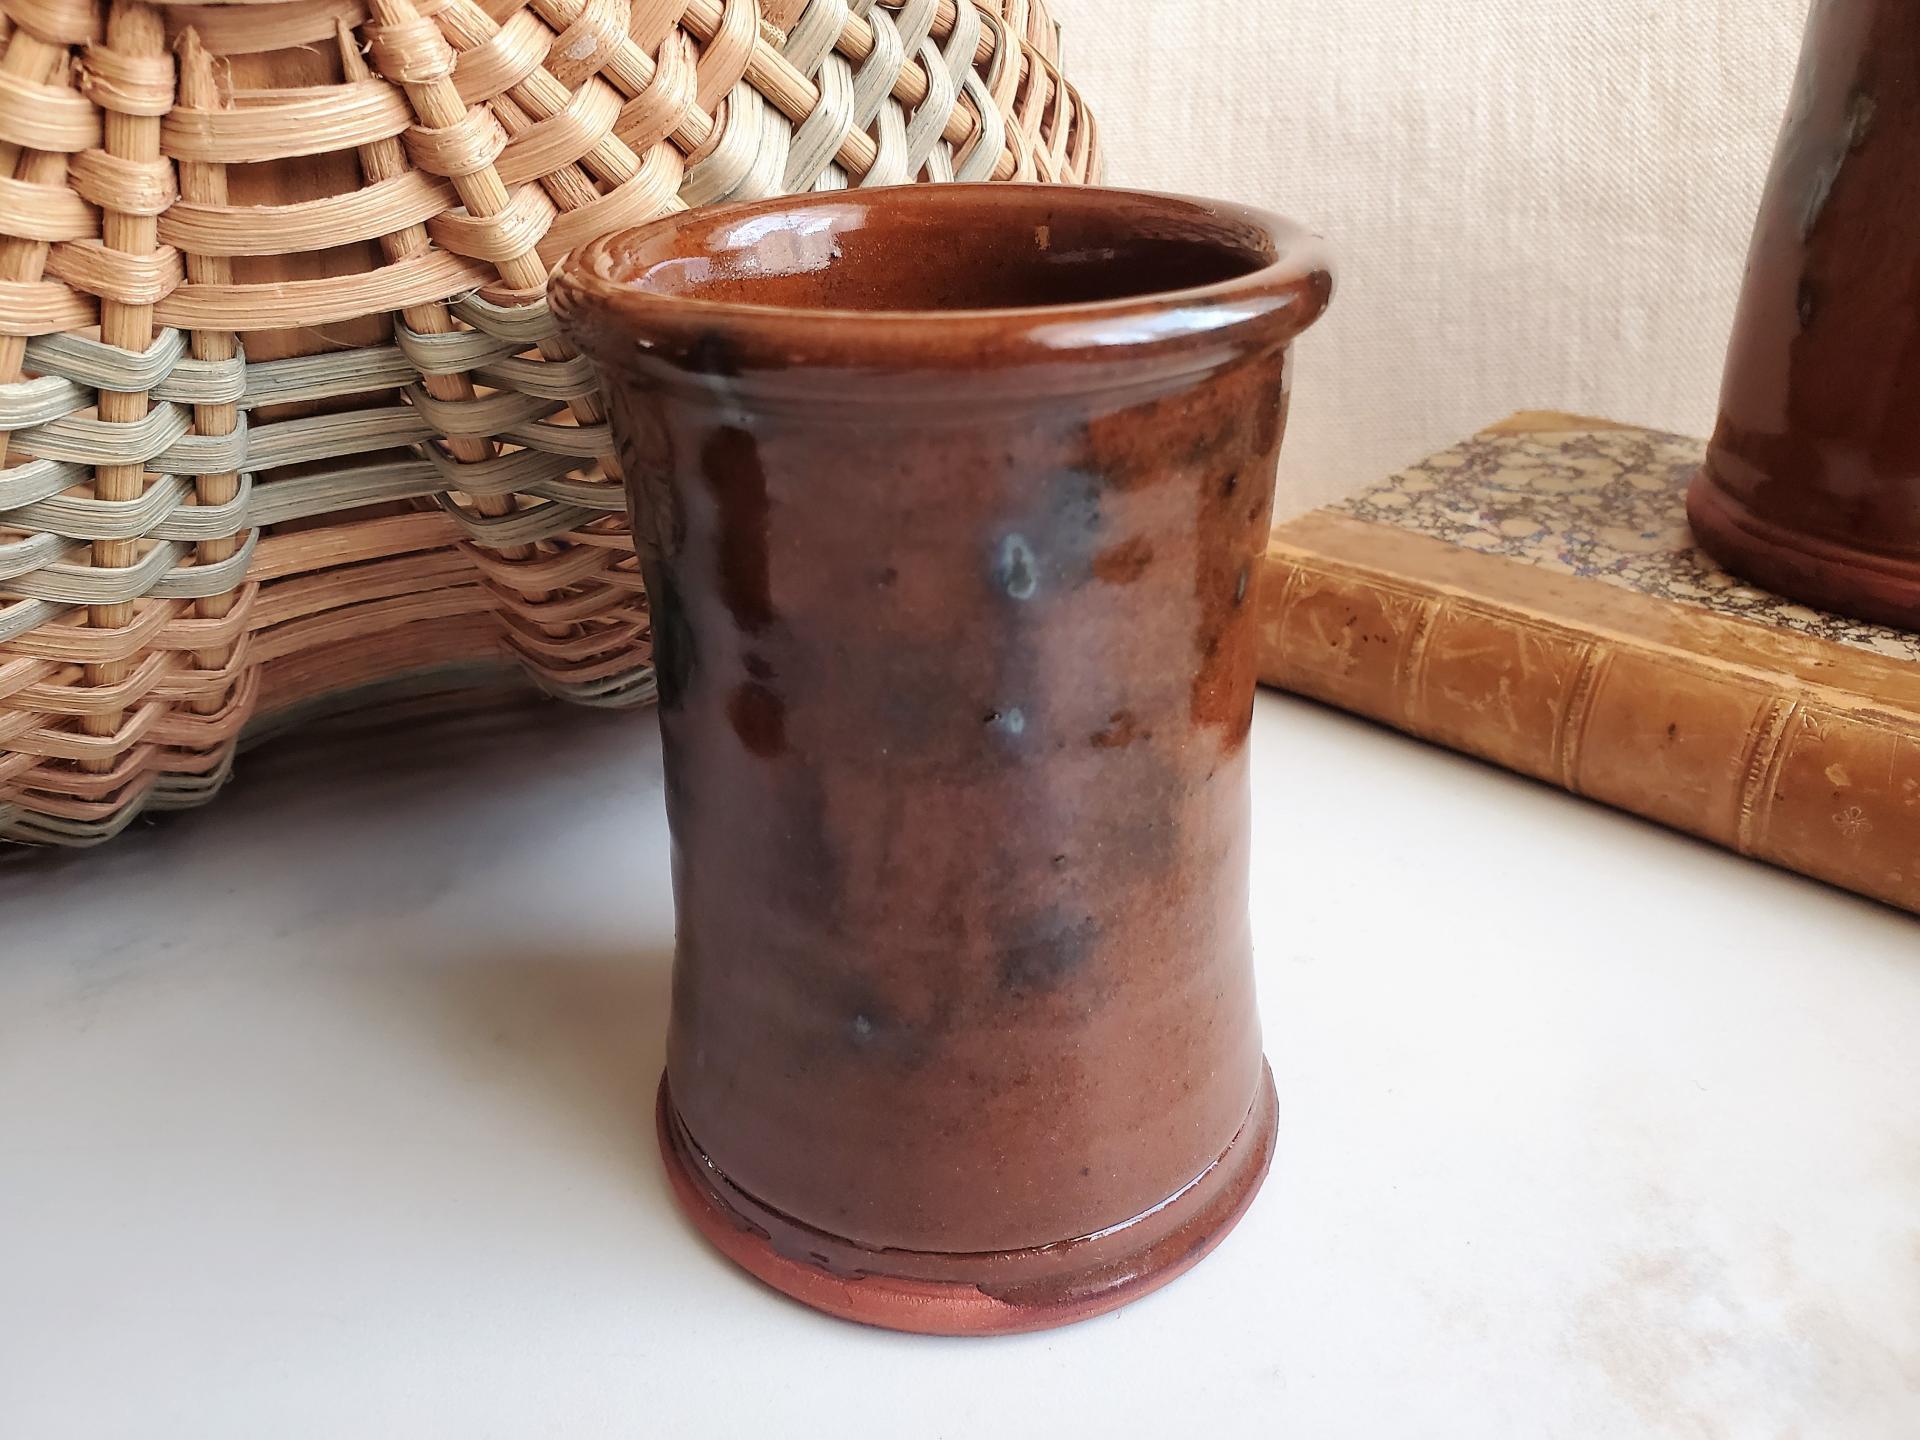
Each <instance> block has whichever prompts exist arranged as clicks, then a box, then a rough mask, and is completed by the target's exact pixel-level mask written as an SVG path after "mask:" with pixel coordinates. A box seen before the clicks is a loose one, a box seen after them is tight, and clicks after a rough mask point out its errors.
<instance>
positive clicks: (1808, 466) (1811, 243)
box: [1687, 0, 1920, 629]
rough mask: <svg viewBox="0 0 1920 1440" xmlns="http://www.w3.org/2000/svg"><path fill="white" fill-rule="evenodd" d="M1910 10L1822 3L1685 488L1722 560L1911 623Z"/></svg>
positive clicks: (1918, 536) (1918, 308)
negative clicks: (1715, 398)
mask: <svg viewBox="0 0 1920 1440" xmlns="http://www.w3.org/2000/svg"><path fill="white" fill-rule="evenodd" d="M1917 216H1920V5H1916V4H1915V3H1914V0H1818V3H1816V4H1815V5H1814V7H1813V14H1812V17H1811V19H1810V20H1809V22H1808V28H1807V38H1806V46H1805V49H1804V50H1803V52H1802V54H1801V61H1800V75H1799V79H1798V81H1797V82H1796V84H1795V91H1794V97H1793V102H1792V105H1791V106H1790V108H1789V110H1788V112H1787V118H1786V122H1785V124H1784V125H1783V127H1782V129H1781V132H1780V143H1779V147H1778V149H1777V150H1776V152H1775V154H1774V160H1773V171H1772V174H1771V175H1770V177H1769V179H1768V182H1767V189H1766V195H1765V198H1764V200H1763V201H1762V203H1761V208H1760V218H1759V223H1758V225H1757V226H1756V227H1755V230H1754V236H1753V248H1752V251H1751V254H1750V257H1749V261H1748V269H1747V279H1746V286H1745V288H1744V290H1743V291H1742V293H1741V299H1740V308H1739V312H1738V317H1737V319H1736V321H1735V324H1734V332H1733V344H1732V348H1731V351H1730V353H1729V355H1728V360H1727V373H1726V384H1725V388H1724V390H1723V392H1722V395H1721V402H1720V423H1719V425H1718V426H1717V427H1716V429H1715V431H1714V436H1713V443H1712V446H1711V448H1710V449H1709V451H1708V454H1707V461H1706V465H1705V467H1704V468H1703V469H1702V471H1701V473H1700V476H1699V478H1698V479H1697V480H1696V481H1695V482H1694V485H1693V487H1692V490H1691V492H1690V494H1689V496H1688V505H1687V508H1688V513H1689V515H1690V516H1691V518H1692V521H1693V527H1694V530H1695V532H1696V534H1697V535H1698V536H1699V539H1700V542H1701V544H1703V545H1704V546H1705V547H1706V548H1707V549H1708V550H1709V551H1710V552H1711V553H1712V554H1713V555H1714V556H1715V557H1716V558H1718V559H1719V560H1720V561H1721V562H1722V563H1723V564H1725V565H1726V566H1727V567H1728V568H1729V569H1731V570H1734V571H1736V572H1737V573H1739V574H1741V575H1743V576H1745V577H1746V578H1748V579H1750V580H1753V581H1755V582H1756V583H1758V584H1760V585H1763V586H1766V587H1767V588H1768V589H1771V590H1775V591H1778V592H1780V593H1781V594H1784V595H1788V596H1791V597H1793V598H1794V599H1796V600H1801V601H1805V602H1806V603H1808V604H1811V605H1817V606H1820V607H1822V608H1825V609H1829V610H1837V611H1840V612H1842V613H1844V614H1849V615H1854V616H1857V617H1860V618H1863V619H1869V620H1877V621H1881V622H1884V623H1887V624H1892V625H1897V626H1901V627H1903V628H1906V629H1920V219H1917V218H1916V217H1917Z"/></svg>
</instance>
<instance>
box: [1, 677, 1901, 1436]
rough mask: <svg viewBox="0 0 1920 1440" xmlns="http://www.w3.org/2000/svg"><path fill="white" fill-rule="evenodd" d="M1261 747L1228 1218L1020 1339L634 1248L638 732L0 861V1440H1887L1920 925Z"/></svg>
mask: <svg viewBox="0 0 1920 1440" xmlns="http://www.w3.org/2000/svg"><path fill="white" fill-rule="evenodd" d="M1254 734H1255V745H1256V750H1255V756H1256V763H1255V770H1256V777H1257V780H1256V783H1257V793H1256V802H1255V803H1256V815H1257V822H1256V851H1255V895H1256V902H1255V903H1256V914H1255V935H1256V938H1257V942H1258V948H1259V961H1258V963H1259V970H1260V984H1261V1009H1262V1014H1263V1017H1264V1020H1265V1023H1266V1032H1267V1044H1268V1052H1269V1054H1270V1056H1271V1058H1272V1062H1273V1068H1274V1073H1275V1075H1276V1077H1277V1079H1278V1082H1279V1087H1280V1095H1281V1124H1280V1141H1279V1152H1278V1159H1277V1162H1276V1164H1275V1168H1274V1174H1273V1176H1272V1179H1271V1180H1270V1181H1269V1182H1268V1184H1267V1187H1266V1189H1265V1190H1264V1192H1263V1193H1262V1194H1261V1196H1260V1198H1259V1200H1258V1201H1257V1202H1256V1204H1255V1205H1254V1208H1253V1210H1252V1211H1251V1213H1250V1214H1249V1215H1248V1217H1247V1219H1246V1220H1245V1221H1244V1222H1243V1223H1242V1224H1241V1226H1240V1228H1239V1229H1238V1230H1237V1231H1236V1232H1235V1233H1234V1234H1233V1235H1232V1236H1231V1237H1229V1239H1228V1240H1227V1241H1226V1243H1225V1244H1224V1245H1222V1246H1221V1248H1220V1249H1219V1250H1218V1251H1217V1252H1216V1253H1215V1254H1214V1256H1213V1257H1212V1258H1211V1259H1209V1260H1208V1261H1207V1262H1206V1263H1205V1264H1203V1265H1201V1266H1200V1267H1199V1268H1198V1269H1197V1270H1195V1271H1194V1272H1193V1273H1192V1274H1190V1275H1188V1276H1187V1277H1186V1278H1184V1279H1183V1280H1180V1281H1179V1282H1177V1283H1176V1284H1174V1285H1173V1286H1172V1287H1171V1288H1169V1289H1167V1290H1165V1291H1162V1292H1160V1293H1159V1294H1157V1295H1155V1296H1152V1297H1150V1298H1148V1299H1146V1300H1143V1301H1141V1302H1139V1303H1137V1304H1135V1305H1133V1306H1132V1307H1130V1308H1128V1309H1126V1310H1124V1311H1121V1312H1120V1313H1118V1314H1115V1315H1112V1316H1109V1317H1105V1318H1102V1319H1098V1320H1094V1321H1091V1322H1088V1323H1086V1324H1083V1325H1081V1326H1079V1327H1077V1328H1074V1329H1070V1330H1066V1331H1060V1332H1055V1333H1051V1334H1043V1335H1035V1336H1024V1337H1016V1338H1011V1339H1000V1340H990V1341H941V1340H926V1339H918V1338H913V1337H907V1336H898V1335H890V1334H885V1333H881V1332H878V1331H869V1330H863V1329H860V1328H858V1327H855V1326H851V1325H847V1324H844V1323H841V1322H838V1321H833V1320H829V1319H825V1318H823V1317H820V1316H817V1315H814V1314H811V1313H810V1312H808V1311H805V1310H803V1309H801V1308H799V1307H798V1306H796V1305H793V1304H791V1303H789V1302H787V1301H785V1300H783V1299H781V1298H779V1297H777V1296H775V1295H774V1294H772V1293H771V1292H769V1291H765V1290H762V1289H761V1288H759V1287H758V1286H757V1285H756V1284H755V1283H754V1282H753V1281H751V1280H749V1279H747V1278H746V1277H745V1276H744V1275H742V1274H740V1273H737V1272H736V1271H734V1270H732V1269H730V1268H729V1267H728V1266H727V1265H726V1264H725V1263H723V1262H722V1261H721V1260H720V1259H719V1258H718V1257H717V1256H716V1255H715V1254H713V1253H712V1252H711V1251H709V1250H708V1249H707V1248H706V1247H705V1246H704V1245H703V1244H702V1243H701V1242H700V1240H699V1239H698V1238H697V1237H696V1236H695V1234H694V1232H693V1231H692V1230H691V1229H690V1228H689V1226H688V1225H687V1224H685V1223H684V1222H682V1221H681V1220H680V1218H679V1217H678V1215H677V1214H676V1212H675V1211H674V1209H673V1208H672V1205H671V1204H670V1201H669V1197H668V1193H667V1187H666V1184H665V1181H664V1180H663V1178H662V1175H661V1172H660V1170H659V1167H658V1165H657V1163H656V1159H655V1153H654V1142H653V1132H652V1123H651V1111H650V1106H651V1102H652V1097H653V1087H654V1083H655V1079H656V1076H657V1075H658V1072H659V1068H660V1063H661V1051H662V1043H661V1042H662V1027H663V1025H664V1023H665V1011H666V1002H667V973H668V957H669V953H670V946H671V937H672V916H671V912H670V901H669V891H668V880H667V868H666V858H665V857H666V845H665V822H664V819H663V816H662V811H661V787H660V777H659V768H658V748H657V742H656V740H655V737H654V733H653V728H652V725H651V723H650V722H649V720H648V719H647V718H646V717H645V716H632V715H626V716H620V715H615V716H606V715H595V714H586V713H580V712H571V711H565V710H561V709H558V708H553V709H544V710H540V711H537V712H528V711H520V712H518V713H514V714H510V715H507V716H504V717H498V718H492V719H486V720H476V721H472V722H466V723H459V724H453V725H449V724H446V723H437V724H413V725H410V726H409V727H408V728H407V729H406V731H405V732H404V733H401V734H397V735H391V734H390V735H384V736H374V737H366V736H361V737H354V738H341V737H338V736H336V737H332V738H329V739H325V740H315V739H312V738H309V739H305V740H300V739H296V740H293V741H289V742H283V743H282V744H280V745H278V746H276V747H273V748H271V749H268V750H265V751H261V752H256V753H255V754H253V755H250V756H248V757H245V758H244V760H243V763H242V769H241V773H240V777H239V780H238V781H237V782H236V784H235V785H234V787H233V788H232V789H231V790H229V791H228V792H227V794H226V795H225V796H223V797H222V800H221V803H219V804H217V805H215V806H214V807H213V808H212V809H210V810H207V811H203V812H200V813H196V814H193V815H187V816H176V817H171V818H170V819H169V820H167V821H166V822H165V823H163V824H161V825H160V826H158V827H156V828H149V829H142V830H140V831H138V832H135V833H131V834H129V835H128V836H127V837H125V838H123V839H122V840H121V841H120V842H118V843H116V844H114V845H111V846H109V847H107V848H106V849H104V850H100V851H96V852H93V853H91V854H87V855H81V856H73V857H58V856H56V857H52V858H48V857H31V858H30V859H29V860H28V861H27V862H26V863H21V861H20V860H19V859H18V857H16V858H14V859H12V860H9V861H8V862H6V863H4V864H0V1436H5V1437H7V1440H14V1437H32V1440H39V1437H66V1436H95V1435H128V1436H191V1437H194V1440H203V1437H216V1436H245V1437H249V1440H256V1437H292V1436H307V1435H314V1436H354V1437H366V1436H388V1435H392V1436H406V1437H418V1436H459V1437H481V1436H496V1435H498V1436H523V1435H528V1436H530V1435H553V1436H598V1435H622V1436H654V1437H690V1436H709V1435H711V1436H727V1437H744V1436H751V1435H756V1434H767V1435H775V1436H782V1437H785V1436H815V1435H818V1436H857V1435H863V1434H876V1435H887V1436H908V1437H931V1436H995V1437H1007V1436H1045V1437H1048V1440H1062V1437H1078V1436H1091V1435H1174V1436H1189V1435H1192V1436H1240V1435H1248V1436H1253V1435H1258V1436H1276V1437H1277V1436H1283V1435H1284V1436H1301V1437H1314V1440H1333V1437H1346V1436H1368V1437H1373V1436H1379V1437H1392V1440H1403V1437H1413V1436H1470V1437H1474V1440H1488V1437H1503V1436H1515V1437H1527V1440H1539V1437H1550V1436H1578V1437H1583V1440H1584V1437H1608V1436H1633V1437H1641V1436H1677V1437H1728V1440H1745V1437H1800V1440H1880V1437H1889V1440H1896V1437H1897V1440H1911V1437H1914V1436H1916V1435H1920V924H1917V923H1916V922H1915V921H1914V920H1912V919H1910V918H1908V917H1906V916H1903V915H1900V914H1898V913H1896V912H1894V911H1892V910H1887V909H1881V908H1878V907H1876V906H1874V905H1872V904H1869V903H1867V902H1865V901H1861V900H1857V899H1854V898H1852V897H1851V896H1848V895H1845V894H1842V893H1840V892H1837V891H1833V890H1829V889H1825V888H1823V887H1821V886H1819V885H1816V884H1813V883H1811V882H1808V881H1804V880H1801V879H1798V878H1796V877H1794V876H1790V875H1786V874H1782V873H1778V872H1775V871H1771V870H1767V869H1764V868H1762V867H1760V866H1757V865H1752V864H1749V863H1746V862H1743V861H1740V860H1737V859H1735V858H1733V857H1731V856H1728V855H1725V854H1722V853H1721V852H1719V851H1717V850H1713V849H1710V848H1707V847H1705V846H1701V845H1697V844H1695V843H1692V842H1690V841H1688V840H1685V839H1682V838H1679V837H1677V836H1674V835H1671V834H1667V833H1665V832H1663V831H1660V830H1657V829H1654V828H1652V827H1650V826H1648V825H1645V824H1642V823H1641V822H1639V821H1636V820H1633V819H1630V818H1628V817H1625V816H1621V815H1616V814H1613V813H1611V812H1609V811H1606V810H1603V809H1600V808H1597V807H1594V806H1590V805H1587V804H1585V803H1582V802H1580V801H1577V800H1573V799H1570V798H1568V797H1566V796H1563V795H1561V794H1559V793H1557V792H1554V791H1551V790H1547V789H1544V788H1541V787H1538V786H1535V785H1533V784H1530V783H1528V782H1525V781H1522V780H1518V779H1515V778H1513V777H1510V776H1507V775H1503V774H1500V773H1498V772H1495V771H1492V770H1488V769H1485V768H1482V767H1481V766H1479V765H1476V764H1474V763H1472V762H1470V761H1466V760H1463V759H1460V758H1457V757H1454V756H1451V755H1448V754H1445V753H1443V752H1440V751H1437V750H1432V749H1428V748H1425V747H1423V746H1420V745H1418V744H1415V743H1414V742H1411V741H1408V740H1405V739H1402V738H1400V737H1398V736H1395V735H1392V734H1390V733H1388V732H1385V731H1381V730H1376V729H1373V728H1371V727H1369V726H1367V725H1365V724H1362V723H1360V722H1358V721H1355V720H1351V719H1349V718H1347V717H1345V716H1341V715H1337V714H1334V713H1332V712H1329V711H1325V710H1321V709H1317V708H1315V707H1313V706H1311V705H1308V704H1305V703H1303V702H1299V701H1294V700H1289V699H1285V698H1281V697H1277V696H1264V697H1263V698H1262V699H1261V700H1260V702H1259V713H1258V716H1257V722H1256V725H1255V732H1254Z"/></svg>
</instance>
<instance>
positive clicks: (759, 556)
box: [700, 425, 773, 630]
mask: <svg viewBox="0 0 1920 1440" xmlns="http://www.w3.org/2000/svg"><path fill="white" fill-rule="evenodd" d="M700 467H701V470H702V472H703V473H704V474H705V476H706V481H707V488H708V490H709V491H710V492H711V493H712V495H713V499H714V503H715V504H716V505H717V506H718V507H719V510H720V523H719V525H718V527H717V529H718V531H719V541H718V549H719V556H718V560H719V568H720V597H721V599H723V600H724V601H726V605H727V610H728V611H729V613H731V614H732V616H733V618H734V620H735V621H736V622H737V623H738V624H739V626H740V627H741V629H743V630H761V629H764V628H765V627H766V626H768V625H770V624H772V623H773V587H772V579H771V575H770V572H769V568H768V562H767V510H768V506H767V475H766V471H765V470H764V469H763V468H762V467H761V464H760V447H759V445H758V443H757V442H756V441H755V440H754V438H753V436H752V435H750V434H749V433H748V432H747V431H745V430H742V429H741V428H740V427H739V426H737V425H723V426H721V427H720V428H719V429H717V430H715V431H714V432H713V434H712V435H710V436H708V437H707V442H706V444H705V445H704V446H702V447H701V450H700Z"/></svg>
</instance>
